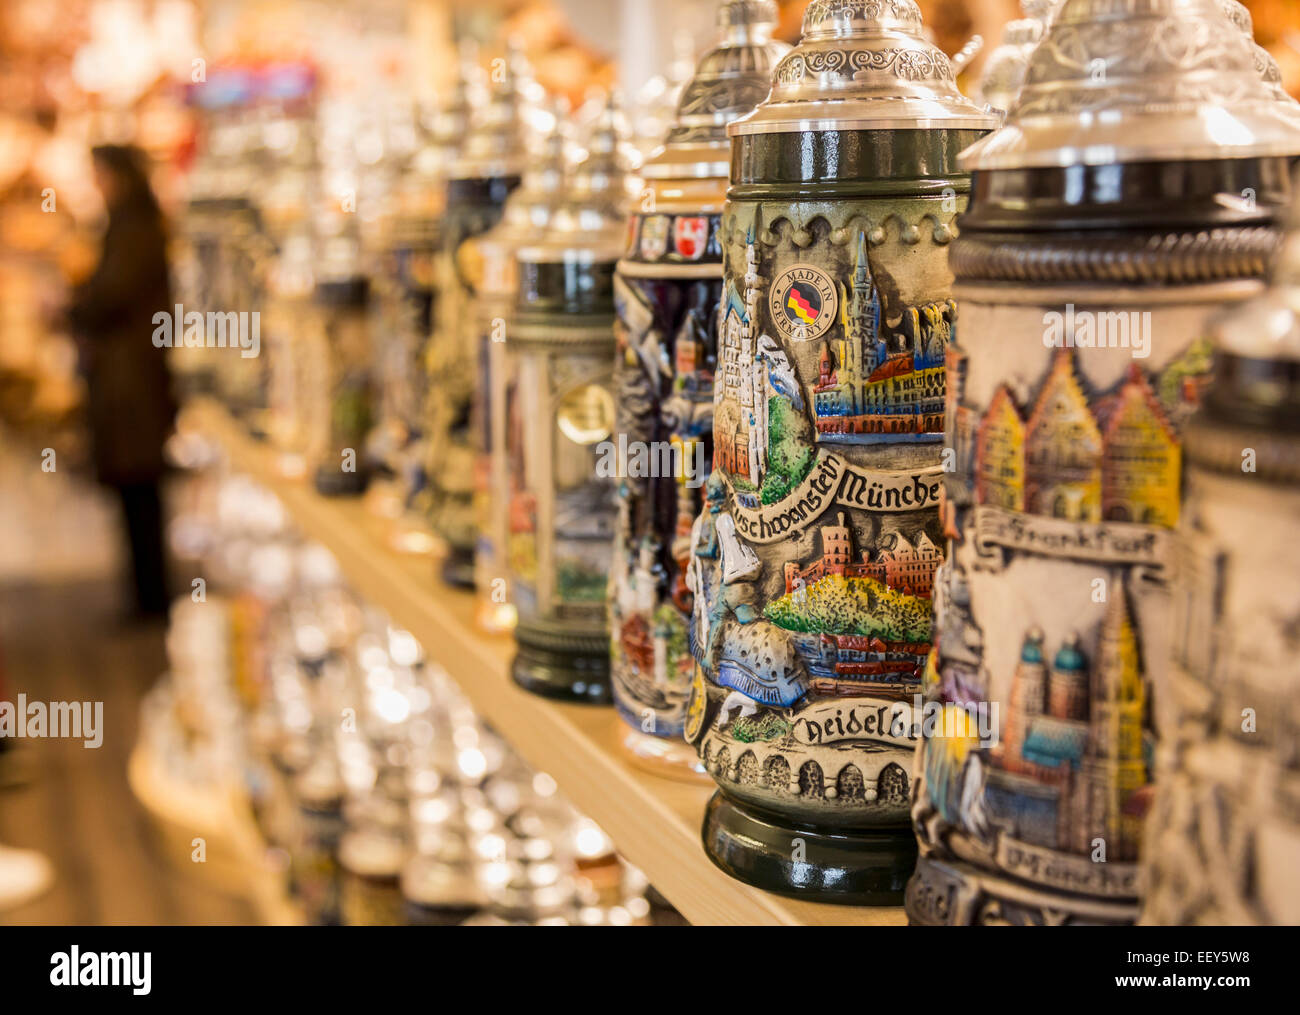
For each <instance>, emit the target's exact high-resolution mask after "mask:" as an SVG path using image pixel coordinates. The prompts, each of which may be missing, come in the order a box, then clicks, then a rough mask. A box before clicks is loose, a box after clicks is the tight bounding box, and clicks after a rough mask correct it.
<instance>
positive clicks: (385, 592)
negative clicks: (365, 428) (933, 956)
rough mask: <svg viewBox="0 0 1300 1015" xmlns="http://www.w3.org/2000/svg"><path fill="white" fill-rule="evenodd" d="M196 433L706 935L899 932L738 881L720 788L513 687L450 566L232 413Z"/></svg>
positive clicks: (602, 719) (194, 420)
mask: <svg viewBox="0 0 1300 1015" xmlns="http://www.w3.org/2000/svg"><path fill="white" fill-rule="evenodd" d="M182 427H183V428H185V429H192V430H195V431H198V432H200V433H203V434H205V435H207V436H209V437H210V438H212V439H214V440H216V441H217V443H218V444H220V445H221V447H222V448H223V449H224V451H225V453H226V456H227V458H228V464H229V466H230V467H231V469H232V471H235V472H239V473H243V474H246V475H249V476H251V477H253V478H254V479H256V480H258V481H259V482H260V483H262V484H263V485H264V486H266V487H267V488H268V489H270V490H271V491H272V492H274V493H275V494H276V496H277V497H278V498H279V499H280V501H281V502H282V503H283V505H284V507H285V509H286V511H287V512H288V513H289V515H290V516H291V517H292V518H293V519H294V521H295V523H296V525H297V527H298V528H299V529H300V530H301V531H302V532H303V533H304V534H305V535H306V536H308V537H309V538H311V539H313V540H316V541H317V542H320V543H322V544H324V545H325V546H326V547H328V548H329V549H330V551H331V552H332V553H333V554H334V556H335V557H336V558H337V560H338V562H339V565H340V567H341V568H342V570H343V573H344V574H345V575H346V577H347V579H348V581H349V582H350V583H351V585H352V586H353V588H355V590H356V591H357V592H358V593H359V594H360V595H361V596H362V597H364V598H366V599H368V600H370V601H372V602H374V603H376V604H377V605H379V606H381V607H382V608H383V609H385V610H386V611H387V612H388V613H389V615H390V616H391V617H392V618H393V621H394V623H396V624H398V625H400V626H401V627H404V628H406V629H407V630H409V631H410V632H411V633H412V634H413V635H415V637H416V638H417V639H419V641H420V642H421V643H422V644H423V645H424V646H425V648H426V651H427V652H428V654H429V656H430V658H431V659H432V660H433V661H434V662H436V663H437V664H438V665H440V666H441V667H442V668H443V669H445V670H446V671H447V673H448V674H449V675H450V676H451V678H452V679H453V680H455V681H456V683H457V684H458V685H459V686H460V688H461V689H462V690H463V691H464V693H465V695H466V697H468V698H469V700H470V702H471V704H472V705H473V706H474V708H475V709H476V710H477V711H478V712H479V714H480V715H482V716H483V718H484V719H485V720H487V721H488V722H489V723H491V725H492V726H493V727H494V728H495V729H496V730H497V731H498V732H499V733H500V734H501V735H502V736H503V737H505V738H506V740H507V741H509V742H510V744H511V746H513V747H514V748H515V749H516V750H517V751H519V753H520V754H521V755H522V756H523V757H524V758H525V759H526V760H527V761H528V763H529V764H531V765H532V766H533V767H535V768H537V769H540V770H543V771H545V772H547V773H549V774H550V775H551V776H552V777H553V778H554V779H555V780H556V782H557V784H558V785H559V786H560V789H561V791H562V792H563V793H564V794H565V796H566V797H567V798H568V799H569V801H570V802H571V803H572V804H573V805H574V806H575V807H577V808H578V809H579V810H580V811H582V812H583V813H585V814H587V815H588V816H590V817H591V818H592V819H593V820H594V821H596V822H597V823H598V824H599V825H600V826H601V827H602V828H603V829H604V830H605V831H606V832H607V833H608V834H609V836H610V837H611V838H612V839H613V840H614V842H615V844H616V845H617V846H618V849H619V851H620V852H621V853H622V854H623V855H624V856H626V857H627V859H628V860H629V861H630V862H631V863H633V864H636V865H637V866H638V867H640V868H641V869H642V870H643V871H644V872H645V874H646V876H647V877H648V878H649V879H650V881H651V883H652V884H653V885H654V886H655V887H656V888H657V889H658V890H659V891H660V892H661V893H662V894H663V895H664V896H665V897H666V898H667V899H668V900H669V901H670V902H671V903H672V904H673V905H674V906H676V907H677V909H678V910H680V911H681V913H682V914H683V915H684V916H685V917H686V919H688V920H689V921H690V922H691V923H693V924H704V925H707V924H725V925H754V924H756V925H817V924H821V925H857V926H869V925H876V926H879V925H890V926H899V925H902V924H904V923H905V922H906V920H905V917H904V915H903V911H902V909H901V908H900V907H849V906H834V905H826V904H821V903H811V902H803V901H800V900H797V899H787V898H784V897H781V896H777V895H772V894H770V893H767V892H763V891H760V890H758V889H755V888H751V887H750V886H748V885H744V884H742V883H740V882H738V881H735V880H733V879H732V878H730V877H728V876H727V875H726V874H724V873H723V872H722V871H721V870H719V869H718V868H717V867H715V866H714V865H713V863H712V862H711V861H710V860H709V859H708V857H707V856H706V855H705V854H704V850H703V848H702V847H701V845H700V822H701V819H702V817H703V814H704V805H705V803H706V801H707V800H708V798H709V795H710V793H711V792H712V790H711V787H709V786H703V785H692V784H689V783H684V782H676V781H673V780H669V779H664V778H662V777H659V776H655V775H652V774H650V773H647V772H643V771H640V770H639V769H637V768H635V767H633V766H632V765H631V764H629V763H628V762H627V761H626V760H625V759H624V757H623V756H622V752H621V748H620V746H619V739H620V733H621V728H622V727H621V724H620V722H619V720H618V717H617V716H616V715H615V714H614V712H613V710H612V709H608V708H600V707H594V706H589V705H570V704H562V703H557V702H552V701H547V700H545V699H542V698H538V697H535V696H533V695H531V694H529V693H527V692H526V691H523V690H521V689H520V688H518V687H517V686H516V685H515V684H514V682H513V681H512V680H511V679H510V674H509V662H510V658H511V655H512V642H511V640H510V639H509V637H493V636H490V635H486V634H483V633H481V632H480V631H479V630H478V629H477V627H476V626H475V625H474V621H473V613H474V601H473V597H472V596H471V595H470V594H469V593H466V592H461V591H458V590H453V589H449V588H447V587H446V586H444V585H442V583H441V582H439V581H438V579H437V578H436V561H434V560H432V559H430V558H428V557H413V556H408V555H404V554H401V553H398V552H397V551H395V550H394V549H392V548H391V546H390V545H389V541H388V538H387V535H388V525H389V523H388V522H387V521H386V520H384V519H382V518H379V517H378V516H377V515H375V514H372V513H371V512H369V511H368V510H367V509H366V507H365V506H364V504H363V503H362V501H361V500H359V499H331V498H325V497H322V496H320V495H318V494H317V493H316V492H315V490H314V489H312V487H311V485H310V483H309V482H308V481H305V480H302V479H287V478H285V477H284V476H283V475H282V474H281V473H280V471H279V470H278V468H277V467H276V458H277V456H276V454H275V452H274V451H273V450H272V449H271V448H270V447H268V446H267V445H265V444H262V443H260V442H258V441H255V440H253V439H252V438H250V437H249V436H248V435H247V434H246V433H245V431H244V430H243V428H242V427H241V426H240V425H239V424H238V423H237V422H236V421H235V420H233V419H232V418H231V417H230V416H229V415H228V414H227V413H226V412H225V411H224V410H223V409H222V408H221V407H220V406H219V405H217V404H215V403H213V402H210V401H198V402H195V403H192V404H191V405H190V406H188V407H187V409H186V411H185V414H184V415H183V417H182Z"/></svg>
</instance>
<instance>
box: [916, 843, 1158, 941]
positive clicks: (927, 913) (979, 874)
mask: <svg viewBox="0 0 1300 1015" xmlns="http://www.w3.org/2000/svg"><path fill="white" fill-rule="evenodd" d="M906 905H907V922H908V924H909V925H911V926H913V927H935V926H940V927H942V926H947V927H957V926H961V927H968V926H977V925H981V924H999V925H1011V926H1024V927H1041V926H1048V925H1051V926H1068V925H1085V926H1128V925H1130V924H1132V923H1134V922H1135V921H1136V920H1137V916H1138V913H1137V905H1136V903H1134V902H1132V901H1131V900H1126V899H1118V900H1110V899H1099V898H1088V897H1086V896H1080V895H1072V894H1070V893H1068V892H1058V891H1052V890H1050V889H1048V888H1040V887H1034V886H1032V885H1028V884H1024V883H1021V882H1019V881H1014V880H1012V879H1011V878H1008V877H1006V876H1004V875H1001V874H995V873H993V872H992V871H987V870H984V869H983V868H980V867H976V866H975V865H974V864H970V863H966V862H964V861H962V860H953V859H937V858H935V857H921V858H920V859H919V860H918V861H917V863H916V873H915V874H913V875H912V880H911V881H909V882H908V883H907V903H906Z"/></svg>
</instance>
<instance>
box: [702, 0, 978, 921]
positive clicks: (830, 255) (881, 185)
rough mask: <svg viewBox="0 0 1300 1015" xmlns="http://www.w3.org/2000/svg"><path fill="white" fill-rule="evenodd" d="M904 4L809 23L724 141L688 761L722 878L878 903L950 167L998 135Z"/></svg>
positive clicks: (897, 749) (895, 801)
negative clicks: (706, 777) (700, 770)
mask: <svg viewBox="0 0 1300 1015" xmlns="http://www.w3.org/2000/svg"><path fill="white" fill-rule="evenodd" d="M922 32H923V28H922V24H921V15H920V11H919V10H918V8H917V6H916V4H915V3H913V2H912V0H879V2H865V3H864V2H848V0H814V2H813V3H812V4H811V5H809V7H808V10H807V13H806V15H805V17H804V30H803V38H802V41H801V42H800V44H799V45H798V46H797V47H796V48H795V50H794V51H793V52H791V53H790V54H788V55H787V56H786V57H784V58H783V59H782V60H781V62H780V63H779V64H778V65H777V68H776V70H775V72H774V74H773V78H772V82H773V83H772V91H771V94H770V95H769V96H768V98H767V100H766V101H764V102H763V103H762V104H760V105H759V107H758V109H757V110H756V111H755V112H754V113H753V114H751V115H749V116H747V117H744V118H742V119H740V120H738V121H736V122H734V123H733V124H732V125H731V127H730V128H729V133H730V134H731V137H732V164H731V189H730V191H729V193H728V200H727V206H726V210H725V212H724V214H723V223H722V235H721V243H722V248H723V258H724V278H725V282H724V288H723V296H722V302H721V306H720V308H719V311H718V313H719V319H718V324H717V327H718V363H717V376H716V379H715V382H714V419H713V447H714V452H713V465H714V472H713V474H712V476H711V477H710V479H709V481H708V484H707V485H706V487H705V491H704V492H705V505H704V509H703V511H702V512H701V513H700V515H699V517H698V518H697V520H696V522H695V524H694V529H693V532H692V536H691V545H692V549H691V559H690V561H689V572H690V574H689V587H690V589H691V590H692V592H693V594H694V603H693V619H692V625H691V631H690V644H691V648H692V652H693V654H694V655H695V658H696V660H697V661H698V663H699V667H700V669H699V672H698V674H697V677H696V685H695V687H694V689H693V691H692V696H691V700H690V704H689V706H688V712H687V719H686V731H685V732H686V738H687V740H688V741H689V742H690V743H691V744H692V745H693V746H694V747H695V749H696V750H697V752H698V754H699V757H700V760H701V762H702V763H703V764H704V766H705V768H706V769H707V770H708V772H709V774H710V775H711V776H712V777H713V778H714V780H715V781H716V782H717V783H718V787H719V792H718V793H717V794H715V795H714V797H713V800H712V801H711V803H710V804H709V807H708V813H707V815H706V818H705V823H704V844H705V849H706V851H707V852H708V854H709V856H710V857H711V858H712V859H713V860H714V861H715V862H716V863H717V864H718V865H719V866H721V867H722V868H723V869H724V870H726V871H728V872H729V873H731V874H733V875H734V876H736V877H739V878H741V879H742V880H745V881H748V882H750V883H752V884H757V885H760V886H762V887H766V888H770V889H773V890H776V891H782V892H792V893H799V894H801V895H806V896H807V897H810V898H817V899H825V900H828V901H840V902H860V903H869V904H889V903H898V902H900V901H901V899H902V892H903V888H904V885H905V884H906V881H907V877H908V875H909V874H910V873H911V869H912V866H913V863H914V860H915V851H914V846H915V844H914V842H913V841H912V839H911V837H910V835H909V833H908V830H907V814H908V804H909V785H910V779H911V776H910V773H911V767H912V757H913V754H914V753H915V746H916V739H917V737H918V735H919V733H918V730H917V728H916V724H915V722H914V718H913V709H914V705H913V702H914V698H915V696H916V695H917V694H918V693H919V691H920V686H921V673H922V666H923V663H924V660H925V658H926V654H927V653H928V652H929V648H930V595H931V583H932V580H933V575H934V570H935V568H936V567H937V565H938V564H939V562H940V561H941V560H942V556H943V533H942V529H941V527H940V523H939V492H940V488H941V486H942V462H941V453H942V450H943V444H942V441H943V390H944V369H943V363H944V354H945V348H946V346H947V342H948V339H949V336H950V334H951V331H952V327H953V323H954V318H955V313H956V306H955V305H954V303H953V301H952V298H951V291H950V286H951V276H950V274H949V272H948V247H949V244H950V242H951V240H952V238H953V235H954V227H953V222H954V219H955V218H956V215H957V213H958V211H959V210H960V207H961V205H962V203H963V202H964V200H965V193H966V190H967V187H968V182H969V181H968V180H967V179H966V177H964V176H963V175H962V174H961V173H959V172H958V170H957V167H956V163H955V159H956V154H957V152H958V151H960V150H961V149H962V148H963V147H965V146H967V145H969V144H971V143H972V142H974V141H975V140H977V139H978V138H979V137H981V136H982V135H983V134H984V133H986V132H987V131H988V130H989V129H990V128H992V127H993V126H995V125H996V118H995V116H994V115H993V114H990V113H985V112H981V111H980V110H979V109H977V108H976V107H975V106H974V104H972V103H971V102H970V101H969V100H968V99H966V98H965V97H964V96H963V95H962V94H961V93H960V92H959V91H958V90H957V86H956V85H955V83H954V82H953V75H952V71H951V67H950V65H949V61H948V58H947V57H946V56H945V55H944V54H943V53H942V52H940V51H939V50H937V49H936V48H934V47H933V46H932V45H930V44H929V43H927V42H925V41H924V39H923V37H922Z"/></svg>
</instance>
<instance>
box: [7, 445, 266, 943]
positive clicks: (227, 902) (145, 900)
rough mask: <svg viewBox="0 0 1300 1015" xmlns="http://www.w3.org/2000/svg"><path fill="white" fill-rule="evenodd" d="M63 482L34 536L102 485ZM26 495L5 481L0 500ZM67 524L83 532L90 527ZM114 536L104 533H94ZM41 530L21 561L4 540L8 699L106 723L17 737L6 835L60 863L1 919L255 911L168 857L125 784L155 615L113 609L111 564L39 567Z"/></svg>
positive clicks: (70, 514)
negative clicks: (78, 707)
mask: <svg viewBox="0 0 1300 1015" xmlns="http://www.w3.org/2000/svg"><path fill="white" fill-rule="evenodd" d="M4 455H5V452H4V450H3V442H0V457H4ZM3 473H4V470H3V469H0V475H3ZM69 482H70V492H71V494H72V496H73V498H74V499H73V500H70V501H68V507H67V511H66V515H67V519H65V520H63V521H61V520H60V519H59V518H58V517H57V509H56V511H55V516H51V515H49V514H47V515H46V516H45V517H44V518H43V519H42V525H41V528H42V530H43V531H42V532H41V534H40V535H41V540H45V539H55V540H57V539H59V538H60V535H59V533H60V528H61V527H73V526H76V525H78V524H79V520H82V519H84V517H85V514H86V501H87V499H94V498H95V497H96V496H97V494H96V492H95V491H94V489H93V488H92V487H89V486H80V487H78V486H76V484H75V483H71V481H69ZM24 495H25V494H24V491H22V490H21V489H14V488H13V487H12V486H9V485H7V484H0V498H6V499H7V498H12V497H23V496H24ZM64 535H65V536H67V537H68V538H82V539H84V538H85V536H86V534H85V532H84V531H83V532H80V533H77V534H75V536H74V534H73V533H71V532H65V533H64ZM115 535H116V533H114V532H112V531H111V530H109V531H107V532H101V533H99V534H98V538H100V539H111V538H113V537H114V536H115ZM24 538H25V539H27V540H29V542H31V541H32V534H31V533H23V532H21V531H19V532H15V531H13V530H8V531H5V532H3V533H0V539H3V540H5V541H10V540H15V539H19V540H22V539H24ZM41 540H36V541H35V542H34V545H31V546H30V550H29V556H30V557H31V558H32V559H31V562H30V566H28V567H22V566H20V565H21V561H18V560H17V559H16V557H17V554H16V553H15V548H14V544H12V543H10V544H9V546H8V551H9V558H10V559H9V561H8V563H9V565H10V566H8V567H6V568H5V569H4V570H3V571H0V653H2V654H3V661H4V670H5V675H6V680H7V684H8V688H7V696H8V697H9V698H11V699H12V698H13V697H14V696H16V695H17V694H18V693H19V692H22V693H24V694H26V695H27V697H28V700H29V701H31V700H41V701H47V702H48V701H103V702H104V727H105V732H104V739H103V745H102V746H101V747H100V748H98V749H95V750H88V749H86V748H85V747H84V746H83V745H82V743H81V742H80V741H69V740H49V739H46V740H26V741H23V742H22V746H21V749H22V750H23V751H24V752H25V753H26V754H27V758H26V759H25V761H26V762H27V763H28V764H29V766H30V768H31V770H32V772H33V775H34V778H33V780H32V781H31V783H30V784H28V785H26V786H23V787H20V788H14V789H3V788H0V842H3V843H5V844H7V845H11V846H22V847H31V848H35V849H39V850H42V851H43V852H44V853H45V854H46V855H47V856H49V857H50V859H51V860H52V861H53V863H54V865H55V868H56V871H57V882H56V884H55V886H54V888H53V889H52V890H51V891H49V892H48V893H47V894H45V895H44V896H43V897H41V898H40V899H37V900H35V901H34V902H31V903H29V904H28V905H26V906H24V907H22V908H19V909H12V910H8V911H4V912H0V924H230V923H241V924H242V923H254V922H256V916H255V911H254V909H253V908H252V906H251V905H250V904H249V903H248V902H247V901H245V900H244V899H242V898H239V897H232V896H229V895H225V894H222V893H221V892H220V891H218V890H217V889H215V888H214V887H212V886H211V885H210V884H208V883H207V882H205V881H203V880H201V878H200V876H198V875H196V874H193V873H187V872H185V871H184V870H183V869H181V868H180V867H179V866H176V867H173V866H172V865H170V864H169V863H168V861H167V858H166V857H165V856H164V855H163V850H162V845H161V840H160V838H159V837H158V836H157V835H156V834H155V831H154V828H153V826H152V825H151V824H150V819H149V817H148V815H147V813H146V812H145V811H144V810H143V809H142V808H141V806H140V805H139V803H138V802H137V801H136V799H135V797H134V796H133V795H132V793H131V791H130V789H129V788H128V785H127V779H126V762H127V756H128V754H129V753H130V751H131V747H132V745H133V744H134V741H135V729H136V722H137V715H138V707H139V702H140V697H141V695H142V694H143V693H144V692H145V691H146V690H148V688H149V687H150V686H151V685H152V684H153V682H154V681H155V680H156V679H157V677H158V675H159V674H160V673H161V672H162V671H163V669H164V668H165V658H164V653H163V642H162V638H163V628H162V625H161V624H152V625H146V626H142V625H140V624H138V623H136V624H127V623H125V622H123V621H122V620H121V619H120V618H121V617H122V615H123V614H124V612H125V609H124V602H123V596H122V592H123V588H122V585H121V580H120V578H119V576H118V575H117V574H115V573H113V572H112V570H111V566H110V567H108V568H106V567H105V566H104V565H103V564H97V565H96V566H94V567H93V568H92V569H91V573H88V574H82V575H76V574H74V573H71V572H60V573H58V574H56V575H55V576H53V577H52V576H51V575H50V574H49V573H42V570H41V568H40V559H41V556H42V551H41V545H40V543H41ZM45 545H46V546H48V545H49V544H48V543H46V544H45ZM112 556H113V554H100V555H98V559H99V560H105V559H110V558H111V557H112ZM24 572H26V574H24Z"/></svg>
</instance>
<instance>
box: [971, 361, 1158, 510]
mask: <svg viewBox="0 0 1300 1015" xmlns="http://www.w3.org/2000/svg"><path fill="white" fill-rule="evenodd" d="M974 445H975V448H974V451H975V463H974V466H975V499H976V501H977V502H978V503H980V504H988V505H991V506H994V507H1000V508H1004V509H1006V510H1009V511H1024V512H1027V513H1029V514H1035V515H1047V516H1050V517H1054V518H1068V519H1071V520H1073V521H1080V522H1100V521H1102V520H1106V521H1116V522H1137V523H1140V524H1143V525H1159V526H1163V527H1167V528H1172V527H1173V526H1174V525H1176V524H1177V522H1178V503H1179V484H1180V482H1181V475H1182V454H1181V448H1180V446H1179V442H1178V435H1177V434H1176V433H1175V431H1174V428H1173V426H1172V424H1171V423H1170V421H1169V419H1168V417H1167V415H1166V414H1165V412H1164V410H1163V408H1162V407H1161V405H1160V402H1159V400H1158V399H1157V397H1156V395H1155V392H1154V391H1153V390H1152V388H1151V385H1150V382H1149V381H1148V380H1147V378H1146V375H1145V374H1143V372H1142V371H1141V369H1140V368H1138V367H1137V366H1136V365H1134V366H1133V367H1132V368H1130V370H1129V372H1128V374H1127V375H1126V376H1125V378H1124V380H1123V381H1122V382H1121V383H1120V386H1119V388H1118V389H1117V390H1116V391H1115V392H1114V393H1112V394H1110V395H1108V396H1106V397H1104V398H1100V399H1096V400H1094V401H1092V402H1090V401H1089V399H1088V397H1087V395H1086V394H1085V393H1084V390H1083V387H1082V385H1081V384H1080V383H1079V380H1078V377H1077V375H1076V373H1075V362H1074V356H1073V353H1072V352H1071V351H1069V350H1061V351H1060V352H1059V353H1057V355H1056V356H1055V357H1054V358H1053V360H1052V366H1051V369H1050V370H1049V372H1048V375H1047V378H1046V380H1044V382H1043V385H1042V387H1041V388H1040V389H1039V392H1038V396H1037V398H1036V399H1035V400H1034V403H1033V405H1032V407H1031V410H1030V412H1029V416H1028V418H1027V419H1024V420H1023V421H1022V417H1021V415H1020V411H1019V410H1018V408H1017V407H1016V404H1015V400H1014V398H1013V397H1012V395H1011V393H1010V391H1008V390H1007V388H1006V387H1005V386H1001V387H999V388H998V390H997V392H996V393H995V394H994V396H993V399H992V400H991V401H990V403H989V407H988V410H987V411H986V412H985V413H984V415H983V417H982V418H981V419H980V421H979V425H978V426H977V427H976V430H975V440H974Z"/></svg>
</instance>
